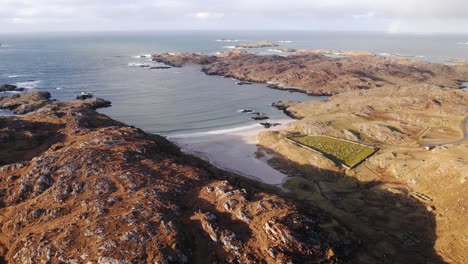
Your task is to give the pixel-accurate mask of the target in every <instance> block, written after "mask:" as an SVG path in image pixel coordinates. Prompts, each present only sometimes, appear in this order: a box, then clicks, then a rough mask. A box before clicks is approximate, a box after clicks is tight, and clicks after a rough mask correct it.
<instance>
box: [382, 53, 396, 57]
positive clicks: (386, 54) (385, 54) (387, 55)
mask: <svg viewBox="0 0 468 264" xmlns="http://www.w3.org/2000/svg"><path fill="white" fill-rule="evenodd" d="M378 55H380V56H384V57H391V56H393V55H392V54H390V53H385V52H382V53H378Z"/></svg>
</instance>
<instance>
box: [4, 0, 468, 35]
mask: <svg viewBox="0 0 468 264" xmlns="http://www.w3.org/2000/svg"><path fill="white" fill-rule="evenodd" d="M115 30H124V31H131V30H327V31H329V30H335V31H377V32H385V33H388V34H396V33H419V34H433V33H463V34H468V0H283V1H279V0H269V1H266V0H232V1H226V0H133V1H131V0H0V33H1V32H50V31H60V32H64V31H65V32H68V31H115Z"/></svg>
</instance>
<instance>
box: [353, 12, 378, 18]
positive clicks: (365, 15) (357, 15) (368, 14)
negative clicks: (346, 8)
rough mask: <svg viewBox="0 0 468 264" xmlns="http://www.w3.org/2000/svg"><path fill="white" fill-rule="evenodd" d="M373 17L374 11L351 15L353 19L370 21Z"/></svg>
mask: <svg viewBox="0 0 468 264" xmlns="http://www.w3.org/2000/svg"><path fill="white" fill-rule="evenodd" d="M373 17H375V12H374V11H370V12H368V13H365V14H356V15H353V18H354V19H371V18H373Z"/></svg>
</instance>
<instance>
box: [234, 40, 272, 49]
mask: <svg viewBox="0 0 468 264" xmlns="http://www.w3.org/2000/svg"><path fill="white" fill-rule="evenodd" d="M278 46H279V45H278V44H276V43H273V42H270V41H265V40H264V41H259V42H255V43H242V44H239V45H237V46H236V48H241V49H259V48H272V47H278Z"/></svg>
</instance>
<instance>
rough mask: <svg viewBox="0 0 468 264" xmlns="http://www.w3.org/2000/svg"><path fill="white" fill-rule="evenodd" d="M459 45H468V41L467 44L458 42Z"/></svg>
mask: <svg viewBox="0 0 468 264" xmlns="http://www.w3.org/2000/svg"><path fill="white" fill-rule="evenodd" d="M457 45H468V41H467V42H457Z"/></svg>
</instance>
